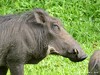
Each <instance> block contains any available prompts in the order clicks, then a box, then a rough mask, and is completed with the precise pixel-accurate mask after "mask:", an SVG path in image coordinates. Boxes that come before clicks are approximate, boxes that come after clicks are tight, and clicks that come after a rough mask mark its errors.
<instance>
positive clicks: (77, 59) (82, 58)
mask: <svg viewBox="0 0 100 75" xmlns="http://www.w3.org/2000/svg"><path fill="white" fill-rule="evenodd" d="M86 58H87V55H84V56H82V57H80V58H74V59H73V58H69V59H70V60H71V61H73V62H80V61H83V60H84V59H86Z"/></svg>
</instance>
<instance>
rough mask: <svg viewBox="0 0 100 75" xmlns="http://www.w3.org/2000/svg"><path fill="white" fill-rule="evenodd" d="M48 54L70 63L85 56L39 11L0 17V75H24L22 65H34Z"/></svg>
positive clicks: (50, 19) (49, 17) (59, 26)
mask: <svg viewBox="0 0 100 75" xmlns="http://www.w3.org/2000/svg"><path fill="white" fill-rule="evenodd" d="M49 54H57V55H61V56H64V57H66V58H69V59H70V60H72V61H74V62H79V61H82V60H84V59H85V58H86V57H87V55H86V54H85V53H84V52H83V50H82V49H81V47H80V45H79V44H78V43H77V42H76V41H75V40H74V39H73V38H72V36H71V35H69V33H68V32H66V30H65V29H64V28H63V26H62V23H61V22H60V20H58V19H57V18H54V17H51V16H49V15H48V14H47V13H46V12H45V11H44V10H43V9H34V10H31V11H28V12H26V13H23V14H16V15H6V16H0V75H6V73H7V70H8V68H9V69H10V72H11V75H24V72H23V68H24V64H36V63H38V62H40V61H41V60H42V59H43V58H45V57H46V56H47V55H49Z"/></svg>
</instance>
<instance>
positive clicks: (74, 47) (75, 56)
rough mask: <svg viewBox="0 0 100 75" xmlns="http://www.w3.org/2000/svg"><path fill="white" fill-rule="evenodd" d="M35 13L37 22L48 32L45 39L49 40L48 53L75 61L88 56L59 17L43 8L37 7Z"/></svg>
mask: <svg viewBox="0 0 100 75" xmlns="http://www.w3.org/2000/svg"><path fill="white" fill-rule="evenodd" d="M34 15H35V19H36V22H37V23H40V24H41V25H42V26H43V28H44V29H45V31H46V33H47V35H46V36H47V38H45V37H44V38H45V39H44V41H45V40H49V41H48V43H47V44H46V45H48V51H47V54H58V55H61V56H63V57H66V58H69V59H70V60H71V61H74V62H79V61H82V60H84V59H85V58H86V57H87V55H86V54H85V53H84V51H83V50H82V49H81V47H80V45H79V44H78V43H77V41H76V40H74V38H73V37H72V36H71V35H70V34H69V33H68V32H67V31H66V30H65V29H64V27H63V25H62V23H61V22H60V20H59V19H57V18H54V17H51V16H49V15H48V14H47V13H46V12H45V11H43V10H41V9H35V10H34ZM44 33H45V32H44Z"/></svg>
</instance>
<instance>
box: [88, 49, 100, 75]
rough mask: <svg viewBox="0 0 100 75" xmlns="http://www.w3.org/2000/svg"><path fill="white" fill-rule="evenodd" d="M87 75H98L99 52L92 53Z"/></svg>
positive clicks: (99, 69)
mask: <svg viewBox="0 0 100 75" xmlns="http://www.w3.org/2000/svg"><path fill="white" fill-rule="evenodd" d="M88 75H100V50H96V51H94V53H93V54H92V56H91V57H90V61H89V64H88Z"/></svg>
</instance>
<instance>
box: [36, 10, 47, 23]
mask: <svg viewBox="0 0 100 75" xmlns="http://www.w3.org/2000/svg"><path fill="white" fill-rule="evenodd" d="M34 15H35V19H36V22H37V23H41V24H44V23H45V22H46V20H47V18H46V17H47V16H48V14H47V13H46V12H45V11H44V10H42V9H34Z"/></svg>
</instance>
